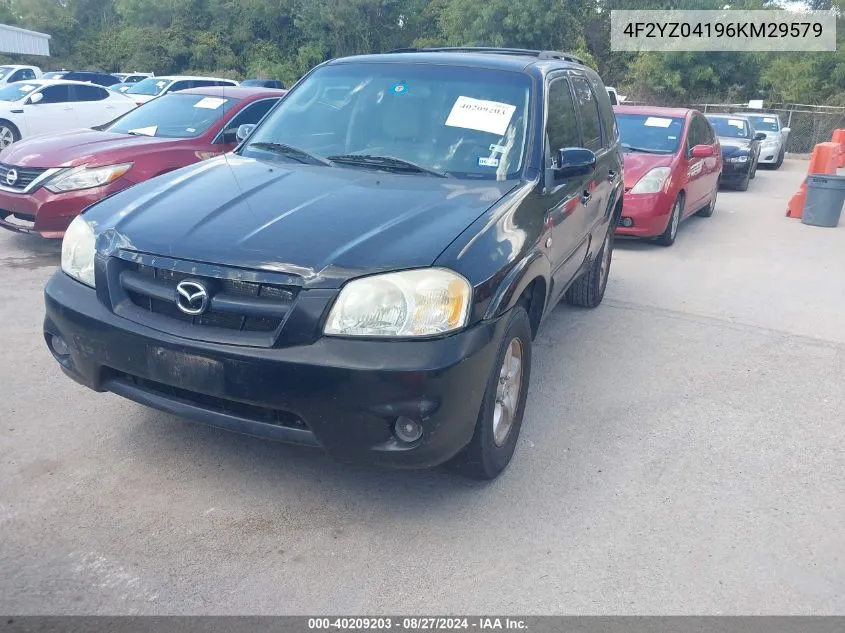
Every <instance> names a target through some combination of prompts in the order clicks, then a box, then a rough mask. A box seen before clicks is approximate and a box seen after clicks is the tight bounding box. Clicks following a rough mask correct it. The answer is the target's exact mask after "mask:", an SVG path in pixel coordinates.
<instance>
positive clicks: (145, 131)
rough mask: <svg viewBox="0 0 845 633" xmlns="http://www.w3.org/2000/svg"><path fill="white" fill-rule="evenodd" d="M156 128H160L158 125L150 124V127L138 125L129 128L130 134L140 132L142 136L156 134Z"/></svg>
mask: <svg viewBox="0 0 845 633" xmlns="http://www.w3.org/2000/svg"><path fill="white" fill-rule="evenodd" d="M156 130H158V126H157V125H150V126H148V127H138V128H135V129H134V130H128V131H129V133H130V134H140V135H142V136H155V135H156Z"/></svg>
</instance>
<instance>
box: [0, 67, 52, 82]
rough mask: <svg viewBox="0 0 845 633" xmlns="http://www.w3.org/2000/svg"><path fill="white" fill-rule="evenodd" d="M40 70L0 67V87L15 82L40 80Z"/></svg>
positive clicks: (36, 68)
mask: <svg viewBox="0 0 845 633" xmlns="http://www.w3.org/2000/svg"><path fill="white" fill-rule="evenodd" d="M41 75H42V73H41V69H40V68H39V67H38V66H15V65H11V66H9V65H7V66H0V87H3V86H5V85H6V84H10V83H14V82H16V81H29V80H31V79H41Z"/></svg>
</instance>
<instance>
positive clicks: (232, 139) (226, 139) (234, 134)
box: [220, 127, 241, 145]
mask: <svg viewBox="0 0 845 633" xmlns="http://www.w3.org/2000/svg"><path fill="white" fill-rule="evenodd" d="M238 130H240V128H233V127H230V128H227V129H225V130H223V134H222V135H221V137H220V140H222V141H223V144H224V145H230V144H232V143H237V142H238V141H240V140H241V139H239V138H238Z"/></svg>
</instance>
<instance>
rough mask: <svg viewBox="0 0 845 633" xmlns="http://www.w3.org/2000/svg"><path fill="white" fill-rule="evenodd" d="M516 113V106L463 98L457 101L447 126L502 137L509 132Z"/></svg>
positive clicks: (447, 120)
mask: <svg viewBox="0 0 845 633" xmlns="http://www.w3.org/2000/svg"><path fill="white" fill-rule="evenodd" d="M515 111H516V106H514V105H511V104H509V103H499V102H498V101H485V100H484V99H473V98H472V97H463V96H461V97H458V98H457V99H456V100H455V105H453V106H452V111H451V112H450V113H449V117H448V118H447V119H446V125H448V126H449V127H462V128H465V129H467V130H478V131H479V132H489V133H490V134H498V135H499V136H501V135H503V134H504V133H505V132H506V131H507V129H508V124H509V123H510V121H511V117H512V116H513V113H514V112H515Z"/></svg>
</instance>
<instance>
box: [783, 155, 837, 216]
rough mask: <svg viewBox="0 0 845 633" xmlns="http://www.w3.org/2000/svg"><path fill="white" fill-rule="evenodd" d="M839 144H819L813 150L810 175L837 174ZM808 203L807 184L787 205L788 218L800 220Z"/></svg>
mask: <svg viewBox="0 0 845 633" xmlns="http://www.w3.org/2000/svg"><path fill="white" fill-rule="evenodd" d="M840 148H841V146H840V145H839V143H819V144H818V145H816V146H815V147H814V148H813V154H812V156H810V166H809V167H808V168H807V173H808V174H835V173H836V170H837V168H838V167H839V159H840V151H841V150H840ZM806 201H807V183H806V182H804V183H802V184H801V187H800V188H799V189H798V192H797V193H796V194H795V195H794V196H792V198H790V200H789V204H787V205H786V217H788V218H800V217H802V216H803V215H804V203H805V202H806Z"/></svg>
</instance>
